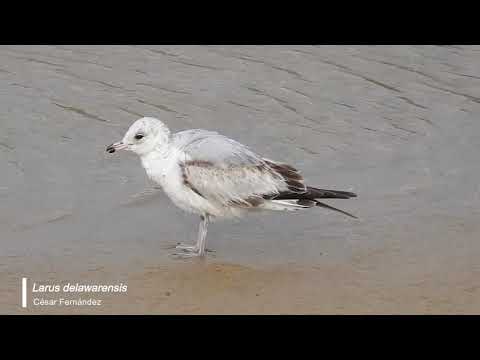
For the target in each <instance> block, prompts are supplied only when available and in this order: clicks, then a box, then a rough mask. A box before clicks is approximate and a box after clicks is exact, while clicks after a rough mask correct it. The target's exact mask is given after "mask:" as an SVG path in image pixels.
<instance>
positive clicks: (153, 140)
mask: <svg viewBox="0 0 480 360" xmlns="http://www.w3.org/2000/svg"><path fill="white" fill-rule="evenodd" d="M116 150H129V151H133V152H134V153H136V154H137V155H139V156H140V159H141V161H142V165H143V167H144V168H145V171H146V172H147V175H148V177H149V178H150V179H151V180H153V181H154V182H156V183H158V184H159V185H160V186H161V187H162V188H163V190H164V192H165V193H166V195H167V196H168V197H169V198H170V199H171V200H172V201H173V203H174V204H175V205H177V206H178V207H179V208H181V209H183V210H185V211H187V212H190V213H194V214H198V215H200V218H201V222H200V227H199V231H198V238H197V243H196V244H195V245H185V244H179V245H177V246H176V248H177V249H178V250H181V251H182V253H181V254H182V256H188V257H189V256H203V255H204V254H205V246H206V235H207V226H208V223H209V222H211V221H212V220H215V219H217V218H231V217H241V216H242V215H244V214H245V213H246V212H249V211H259V210H276V211H281V210H300V209H306V208H311V207H315V206H320V207H324V208H328V209H331V210H335V211H339V212H341V213H343V214H346V215H348V216H351V217H354V218H355V216H353V215H352V214H349V213H347V212H345V211H343V210H340V209H336V208H334V207H332V206H330V205H327V204H324V203H321V202H319V201H318V199H349V198H351V197H355V196H356V195H355V194H354V193H352V192H348V191H337V190H324V189H318V188H314V187H310V186H306V185H305V184H304V180H303V177H302V176H301V175H300V174H299V172H298V170H297V169H295V168H294V167H292V166H290V165H287V164H283V163H279V162H276V161H273V160H269V159H266V158H263V157H261V156H259V155H257V154H256V153H254V152H253V151H252V150H250V149H249V148H248V147H246V146H245V145H242V144H240V143H238V142H236V141H235V140H232V139H229V138H228V137H226V136H223V135H221V134H218V133H216V132H213V131H207V130H201V129H194V130H185V131H180V132H178V133H175V134H171V133H170V130H169V129H168V127H167V126H166V125H165V124H164V123H163V122H161V121H160V120H158V119H155V118H151V117H144V118H141V119H139V120H137V121H135V122H134V123H133V124H132V125H131V126H130V128H129V129H128V131H127V132H126V134H125V136H124V137H123V139H122V141H119V142H116V143H113V144H111V145H109V146H108V147H107V152H109V153H113V152H115V151H116Z"/></svg>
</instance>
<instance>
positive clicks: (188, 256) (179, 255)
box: [170, 252, 203, 260]
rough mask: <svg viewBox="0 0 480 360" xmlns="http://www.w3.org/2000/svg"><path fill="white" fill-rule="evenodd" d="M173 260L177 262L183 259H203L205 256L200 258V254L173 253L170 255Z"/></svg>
mask: <svg viewBox="0 0 480 360" xmlns="http://www.w3.org/2000/svg"><path fill="white" fill-rule="evenodd" d="M170 256H171V257H172V258H174V259H176V260H181V259H192V258H199V259H201V258H203V256H200V253H199V252H181V253H173V254H171V255H170Z"/></svg>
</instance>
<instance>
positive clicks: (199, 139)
mask: <svg viewBox="0 0 480 360" xmlns="http://www.w3.org/2000/svg"><path fill="white" fill-rule="evenodd" d="M171 144H172V146H174V147H175V148H177V149H178V150H180V151H182V152H184V153H185V154H186V155H187V156H188V160H192V161H195V160H198V161H204V162H209V163H211V164H212V165H214V166H216V167H221V168H225V167H229V166H238V165H261V164H263V163H264V160H263V159H262V158H261V157H260V156H259V155H257V154H255V153H254V152H253V151H252V150H250V149H249V148H248V147H247V146H245V145H243V144H241V143H239V142H237V141H235V140H233V139H230V138H228V137H226V136H224V135H221V134H219V133H217V132H215V131H208V130H203V129H193V130H185V131H180V132H178V133H176V134H174V135H173V137H172V143H171Z"/></svg>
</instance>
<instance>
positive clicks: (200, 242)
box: [197, 214, 209, 256]
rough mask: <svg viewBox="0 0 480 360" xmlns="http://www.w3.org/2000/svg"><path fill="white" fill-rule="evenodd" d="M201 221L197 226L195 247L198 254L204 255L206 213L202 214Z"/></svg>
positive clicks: (206, 226) (206, 225)
mask: <svg viewBox="0 0 480 360" xmlns="http://www.w3.org/2000/svg"><path fill="white" fill-rule="evenodd" d="M201 218H202V222H201V223H200V226H199V227H198V239H197V247H198V255H200V256H204V255H205V247H206V245H207V228H208V220H209V219H208V215H207V214H205V215H202V216H201Z"/></svg>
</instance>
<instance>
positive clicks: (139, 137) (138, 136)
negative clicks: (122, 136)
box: [135, 134, 145, 140]
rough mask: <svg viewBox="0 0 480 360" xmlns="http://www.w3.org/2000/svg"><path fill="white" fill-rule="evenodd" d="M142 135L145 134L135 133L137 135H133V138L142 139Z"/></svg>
mask: <svg viewBox="0 0 480 360" xmlns="http://www.w3.org/2000/svg"><path fill="white" fill-rule="evenodd" d="M144 136H145V135H143V134H137V135H135V139H137V140H140V139H142V138H143V137H144Z"/></svg>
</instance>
